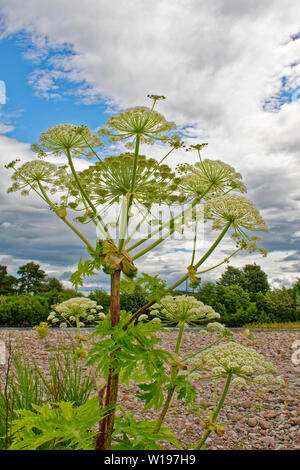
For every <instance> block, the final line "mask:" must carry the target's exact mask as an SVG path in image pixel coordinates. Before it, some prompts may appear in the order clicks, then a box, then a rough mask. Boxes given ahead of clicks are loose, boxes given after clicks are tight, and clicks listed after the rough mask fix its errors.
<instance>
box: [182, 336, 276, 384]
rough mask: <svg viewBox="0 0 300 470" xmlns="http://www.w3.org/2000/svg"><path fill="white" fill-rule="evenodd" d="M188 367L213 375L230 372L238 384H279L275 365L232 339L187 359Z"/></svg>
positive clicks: (223, 374)
mask: <svg viewBox="0 0 300 470" xmlns="http://www.w3.org/2000/svg"><path fill="white" fill-rule="evenodd" d="M188 364H189V367H190V369H191V370H192V371H193V372H194V371H195V370H198V371H201V370H205V371H209V373H210V374H211V375H214V376H226V375H228V374H232V376H235V377H236V378H239V382H240V384H242V383H244V384H245V383H246V381H248V382H256V383H264V384H281V383H282V380H281V379H280V378H279V377H276V376H275V375H274V374H275V373H276V372H277V370H276V367H275V366H274V365H273V364H272V363H271V362H269V361H267V360H266V359H265V358H264V357H263V356H262V355H261V354H259V353H258V352H256V351H255V350H254V349H252V348H249V347H246V346H243V345H241V344H239V343H236V342H234V341H229V342H227V343H222V344H219V345H218V346H214V347H213V348H210V349H208V350H206V351H204V352H202V353H200V354H198V355H197V356H195V357H194V358H192V359H190V360H189V361H188Z"/></svg>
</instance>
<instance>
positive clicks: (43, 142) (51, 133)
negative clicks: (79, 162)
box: [31, 123, 103, 158]
mask: <svg viewBox="0 0 300 470" xmlns="http://www.w3.org/2000/svg"><path fill="white" fill-rule="evenodd" d="M102 145H103V143H102V142H101V140H100V139H99V137H98V136H97V135H96V134H93V133H92V132H91V131H90V129H88V128H87V127H86V126H75V125H74V124H68V123H64V124H58V125H57V126H53V127H50V128H49V129H48V130H47V131H45V132H42V133H41V135H40V139H39V142H38V143H34V144H32V146H31V149H32V150H33V151H34V152H37V154H38V156H39V157H41V158H42V157H45V156H46V155H47V154H48V153H50V154H54V155H61V154H66V152H67V151H70V152H72V154H73V155H85V156H88V157H90V156H93V151H92V150H91V147H92V148H98V147H101V146H102Z"/></svg>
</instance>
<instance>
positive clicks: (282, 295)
mask: <svg viewBox="0 0 300 470" xmlns="http://www.w3.org/2000/svg"><path fill="white" fill-rule="evenodd" d="M264 311H265V314H266V316H267V319H268V321H271V322H277V321H279V322H289V321H295V320H296V310H295V300H294V297H293V295H292V293H291V292H289V291H288V290H287V289H286V288H285V287H283V288H282V289H273V290H272V291H271V292H267V293H266V294H265V301H264Z"/></svg>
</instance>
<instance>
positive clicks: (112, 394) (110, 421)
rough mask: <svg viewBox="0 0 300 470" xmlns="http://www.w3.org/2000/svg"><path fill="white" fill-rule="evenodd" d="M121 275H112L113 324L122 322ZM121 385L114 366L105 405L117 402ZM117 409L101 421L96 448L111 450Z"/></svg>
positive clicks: (110, 373)
mask: <svg viewBox="0 0 300 470" xmlns="http://www.w3.org/2000/svg"><path fill="white" fill-rule="evenodd" d="M120 275H121V271H119V270H118V271H115V272H114V274H112V275H111V296H110V317H111V324H112V326H116V325H117V324H118V323H119V322H120ZM118 386H119V374H118V373H116V372H115V369H114V368H113V367H112V368H111V369H110V370H109V375H108V380H107V386H106V394H105V402H104V405H105V406H107V407H108V406H114V405H115V404H116V403H117V398H118ZM114 419H115V409H112V410H111V411H109V412H108V414H107V415H106V416H105V418H103V419H102V420H101V422H100V426H99V429H100V432H99V434H98V436H97V439H96V450H109V449H110V446H111V439H112V433H113V429H114Z"/></svg>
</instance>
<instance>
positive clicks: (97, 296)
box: [88, 289, 110, 313]
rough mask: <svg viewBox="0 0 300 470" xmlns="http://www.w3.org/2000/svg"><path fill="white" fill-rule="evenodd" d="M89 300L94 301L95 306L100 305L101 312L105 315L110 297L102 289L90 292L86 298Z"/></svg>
mask: <svg viewBox="0 0 300 470" xmlns="http://www.w3.org/2000/svg"><path fill="white" fill-rule="evenodd" d="M88 297H89V298H90V299H91V300H95V302H97V305H102V307H103V311H104V312H105V313H107V312H108V311H109V307H110V295H109V294H108V293H107V292H106V291H105V290H103V289H96V290H94V291H93V292H90V294H89V296H88Z"/></svg>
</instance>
